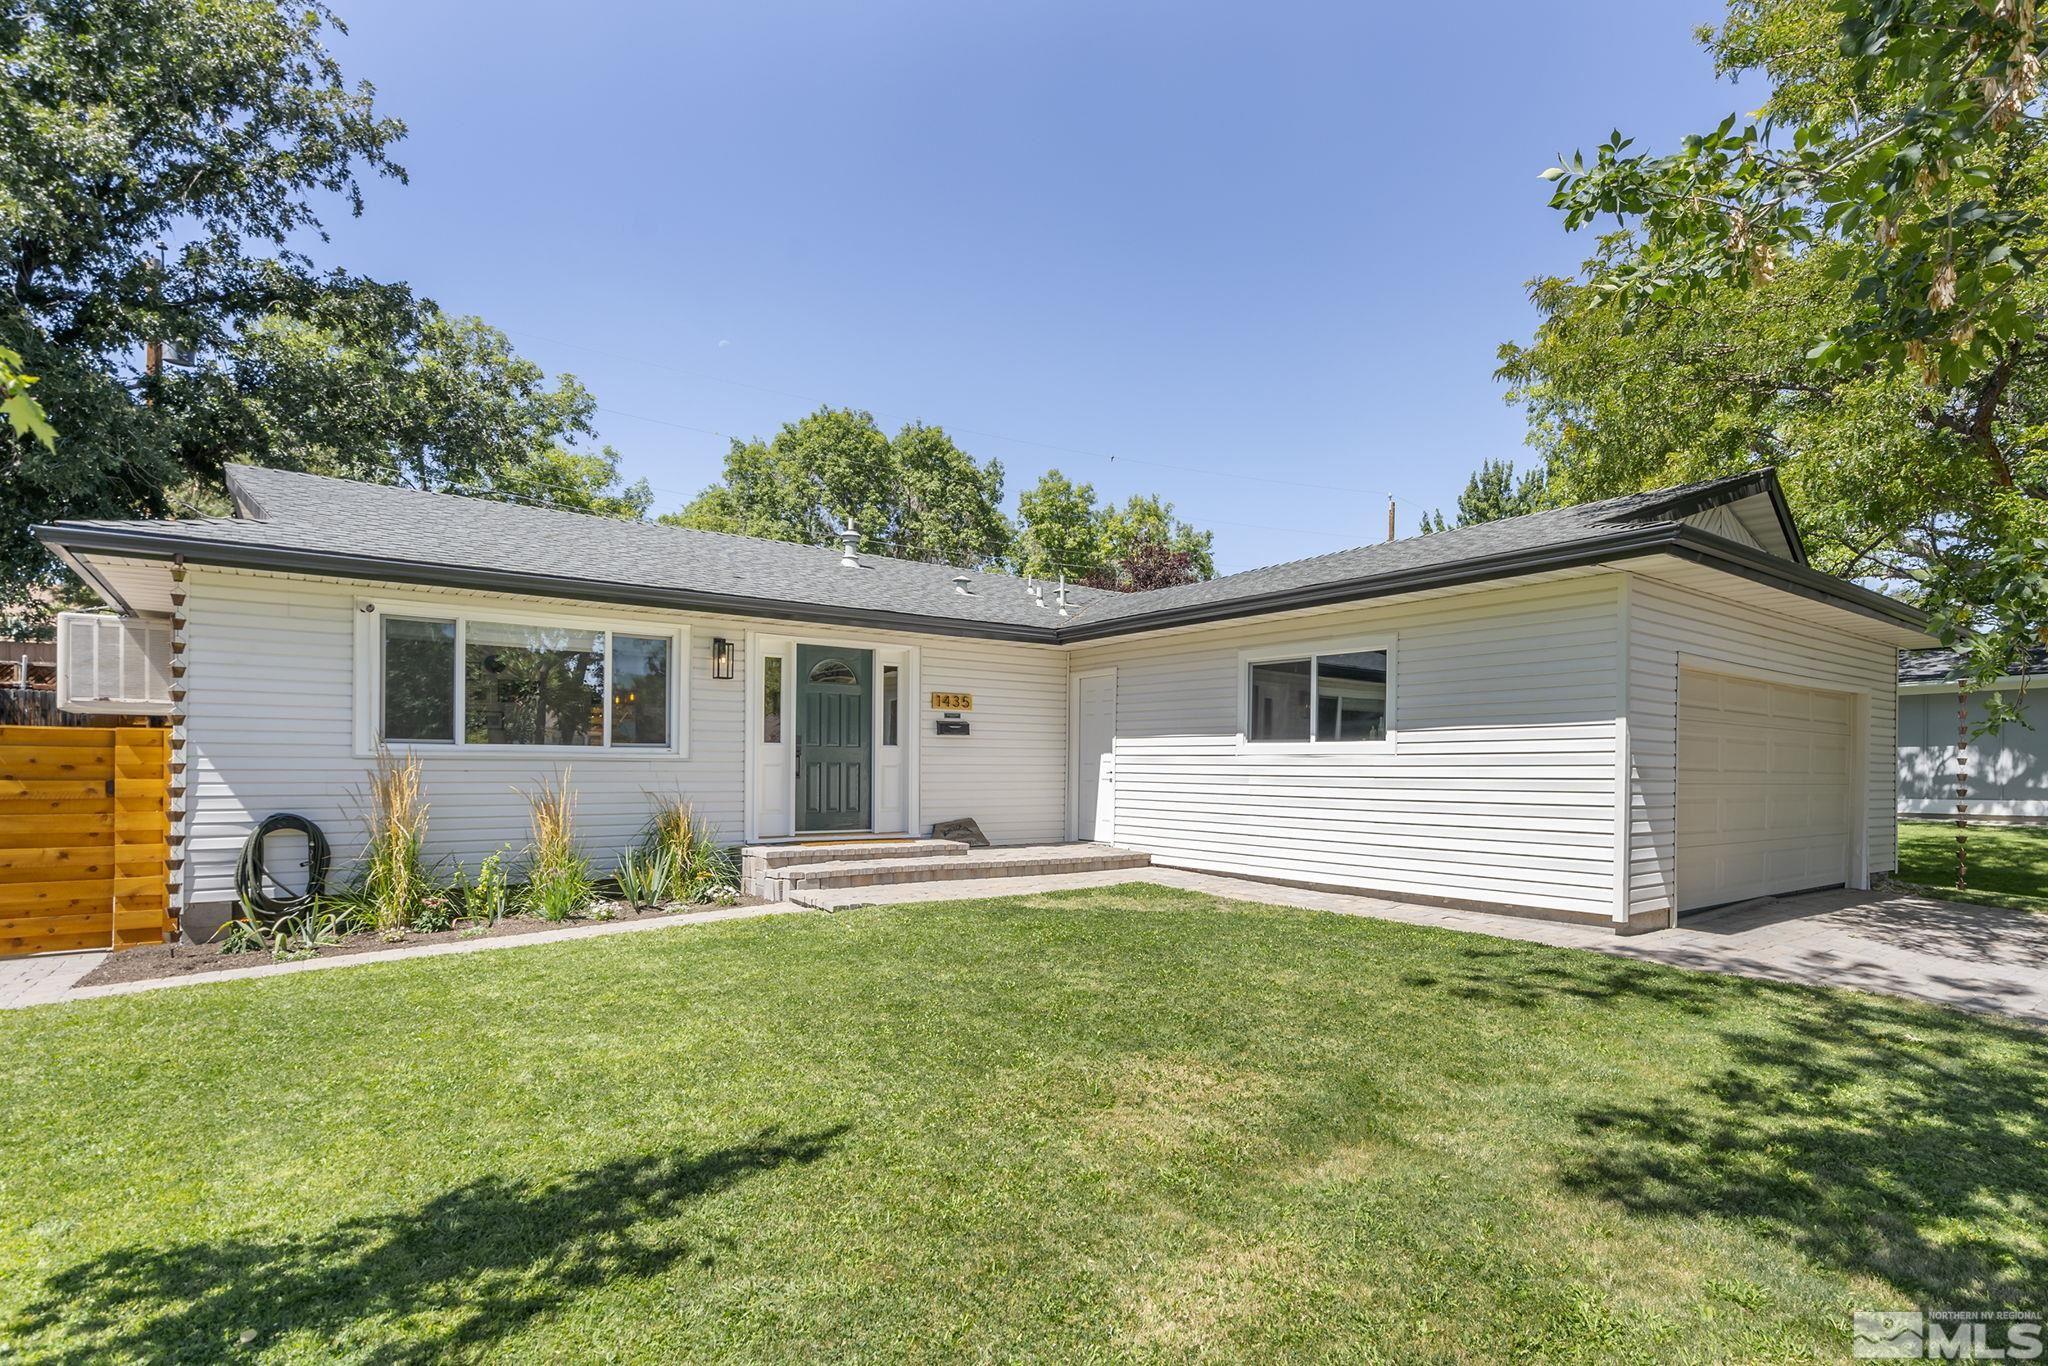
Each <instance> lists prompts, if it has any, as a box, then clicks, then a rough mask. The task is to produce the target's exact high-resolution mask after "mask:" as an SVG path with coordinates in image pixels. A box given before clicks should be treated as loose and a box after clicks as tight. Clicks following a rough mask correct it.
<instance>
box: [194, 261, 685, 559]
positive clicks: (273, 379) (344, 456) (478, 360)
mask: <svg viewBox="0 0 2048 1366" xmlns="http://www.w3.org/2000/svg"><path fill="white" fill-rule="evenodd" d="M165 397H166V402H167V403H168V404H172V405H177V406H181V407H183V408H185V409H186V410H187V411H188V412H189V414H190V416H191V419H192V420H193V421H195V422H197V421H200V420H208V419H210V420H212V421H216V422H220V423H223V424H225V425H227V426H228V430H226V431H224V432H223V433H222V434H221V435H222V439H220V440H217V441H215V442H212V443H209V444H211V445H214V446H217V447H219V448H223V449H231V450H233V451H236V452H238V453H239V454H240V455H241V456H242V457H243V458H245V459H251V460H255V461H257V462H259V463H261V464H267V465H277V466H281V467H284V468H289V469H300V470H307V471H310V472H313V473H318V474H333V475H338V476H340V477H343V478H348V479H364V480H369V481H371V482H375V483H389V484H403V485H406V486H408V487H411V488H418V489H426V490H430V491H434V492H452V493H463V494H469V495H472V496H479V497H494V498H504V499H507V500H510V501H513V502H523V503H537V504H541V505H545V506H551V507H564V508H569V509H571V510H574V511H579V512H596V513H601V514H603V515H607V516H621V517H627V518H630V519H638V518H639V517H641V516H642V515H644V514H645V512H646V510H647V508H648V506H649V504H651V503H652V502H653V493H652V491H651V490H649V489H648V488H647V487H646V485H645V483H644V482H642V483H640V484H637V485H635V486H634V487H632V488H630V489H619V488H618V479H619V474H618V454H617V452H615V451H613V450H611V448H609V447H601V448H598V449H596V450H586V449H580V448H579V447H578V443H579V442H581V441H584V440H585V439H587V438H589V437H590V436H591V433H592V427H591V419H592V416H593V414H594V413H595V411H596V401H595V400H594V399H593V398H592V397H591V395H590V393H589V391H588V390H586V389H585V388H584V387H583V386H582V385H581V384H579V383H578V382H577V381H576V378H575V376H573V375H562V376H560V377H559V378H558V379H557V380H556V382H555V383H554V384H553V385H552V386H550V385H549V384H548V382H547V376H546V374H545V373H544V372H543V371H542V370H541V368H540V367H539V366H538V365H535V364H534V363H533V362H532V361H530V360H527V359H525V358H524V357H522V356H520V355H518V354H517V353H516V352H515V351H514V350H513V349H512V345H511V342H510V341H509V340H507V338H506V337H505V334H504V333H502V332H500V331H499V330H498V329H496V328H494V327H491V326H490V325H489V324H487V323H485V322H484V321H483V320H482V319H479V318H462V317H450V316H449V315H447V314H445V313H443V312H441V310H440V309H439V308H438V307H436V306H435V305H434V304H433V303H432V302H431V301H428V300H422V299H416V298H414V296H413V294H412V292H411V291H410V290H408V289H406V288H405V287H404V286H402V285H373V284H368V283H354V284H351V285H349V286H347V287H344V288H337V289H335V290H334V291H333V293H331V294H330V295H329V296H328V297H327V298H325V299H322V300H320V301H319V302H318V303H316V304H315V305H314V306H313V307H312V308H311V309H310V310H309V316H308V317H306V318H290V317H282V316H271V317H268V318H264V319H261V320H259V321H258V322H257V323H255V324H254V325H252V326H251V327H249V328H248V329H246V330H245V331H244V333H243V334H242V335H241V336H240V337H239V338H238V339H237V340H236V342H235V343H234V344H233V345H232V346H231V347H229V348H228V350H227V351H226V352H225V354H223V355H222V356H221V357H220V358H219V361H218V363H217V364H216V365H214V366H211V367H208V368H207V369H206V370H204V371H201V372H199V373H198V374H196V375H194V376H192V377H191V378H190V379H189V380H187V381H186V382H184V383H181V384H179V385H178V386H176V387H175V388H174V389H172V390H171V391H170V392H169V393H167V394H166V396H165Z"/></svg>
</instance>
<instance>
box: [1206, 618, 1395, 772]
mask: <svg viewBox="0 0 2048 1366" xmlns="http://www.w3.org/2000/svg"><path fill="white" fill-rule="evenodd" d="M1398 639H1399V638H1398V637H1396V636H1358V637H1346V638H1340V639H1335V640H1332V639H1328V638H1314V637H1311V638H1309V639H1306V640H1295V641H1287V642H1283V643H1279V644H1274V645H1260V646H1257V647H1255V648H1253V649H1248V650H1239V651H1238V652H1237V748H1238V751H1239V752H1240V753H1243V754H1314V755H1320V756H1323V757H1326V758H1342V757H1343V756H1344V755H1346V754H1387V753H1391V752H1393V750H1394V748H1395V743H1396V741H1397V740H1398V738H1399V736H1398V733H1397V732H1396V730H1395V729H1394V718H1395V717H1396V716H1397V715H1398V714H1399V713H1397V712H1396V711H1395V710H1394V706H1395V696H1394V688H1395V680H1396V679H1397V678H1398V676H1399V675H1400V672H1401V665H1400V660H1399V651H1398V649H1397V648H1396V646H1397V643H1398ZM1365 650H1385V651H1386V652H1387V734H1386V738H1385V739H1381V740H1318V739H1315V738H1313V732H1314V729H1315V722H1316V706H1315V700H1314V699H1315V695H1316V673H1317V670H1316V666H1315V660H1316V657H1317V656H1318V655H1348V654H1356V653H1359V652H1360V651H1365ZM1300 659H1306V660H1308V661H1309V682H1308V687H1309V699H1310V700H1309V729H1310V731H1311V738H1310V739H1307V740H1254V739H1252V678H1251V673H1252V665H1254V664H1285V663H1288V662H1290V661H1293V660H1300Z"/></svg>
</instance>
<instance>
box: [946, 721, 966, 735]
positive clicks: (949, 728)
mask: <svg viewBox="0 0 2048 1366" xmlns="http://www.w3.org/2000/svg"><path fill="white" fill-rule="evenodd" d="M939 734H941V735H965V734H967V723H966V722H965V721H941V722H939Z"/></svg>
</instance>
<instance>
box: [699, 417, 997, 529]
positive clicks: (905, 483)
mask: <svg viewBox="0 0 2048 1366" xmlns="http://www.w3.org/2000/svg"><path fill="white" fill-rule="evenodd" d="M1002 498H1003V467H1002V465H1001V463H1000V462H998V461H995V460H991V461H989V462H987V463H986V464H982V463H979V462H977V461H976V460H975V459H974V457H973V456H971V455H969V454H968V453H967V452H965V451H963V450H961V449H960V448H959V447H958V446H957V445H955V444H954V443H953V440H952V438H950V437H948V436H947V435H946V433H945V431H944V430H943V429H941V428H939V427H930V426H925V425H924V424H922V423H912V424H910V425H909V426H907V427H904V428H903V429H902V430H901V431H899V432H898V433H897V434H896V436H895V437H894V438H893V439H891V438H890V437H887V436H884V435H883V434H882V430H881V428H880V427H878V426H877V425H876V424H875V419H874V415H873V414H871V413H866V412H861V411H859V410H857V409H852V408H820V409H819V410H818V411H817V412H815V413H812V414H810V415H809V416H807V417H804V418H800V419H799V420H797V421H795V422H790V423H785V424H784V425H783V427H782V430H781V431H779V432H777V433H776V434H775V437H774V439H773V440H771V441H767V442H762V441H759V440H754V441H734V442H733V443H732V448H731V449H730V450H729V451H727V452H726V457H725V477H724V479H723V480H722V481H721V482H719V483H717V484H713V485H712V486H711V487H709V488H707V489H705V490H704V491H703V492H702V493H700V494H698V495H697V497H696V498H695V499H694V500H692V501H691V503H690V504H689V505H688V506H686V507H685V508H683V509H682V510H681V511H680V512H676V513H670V514H668V515H666V516H664V517H662V518H661V520H662V521H663V522H666V523H668V524H670V525H672V526H683V527H692V528H695V529H697V530H700V531H724V532H730V533H733V534H736V535H742V536H764V537H767V538H768V539H770V540H777V541H796V542H799V543H801V544H805V545H834V544H837V543H838V535H839V531H840V529H841V528H842V527H846V526H852V527H853V528H854V529H855V530H857V531H858V532H859V533H860V536H861V543H862V545H864V546H866V547H869V548H871V549H875V550H879V551H880V552H882V553H884V554H888V555H895V556H898V557H901V558H904V559H912V560H928V561H931V562H933V563H939V564H957V565H962V566H966V567H980V566H983V565H987V564H992V563H995V562H997V561H998V560H1000V559H1001V558H1002V556H1003V555H1004V554H1005V553H1006V552H1007V551H1008V549H1009V544H1010V524H1009V521H1008V519H1007V518H1005V517H1004V516H1003V512H1002Z"/></svg>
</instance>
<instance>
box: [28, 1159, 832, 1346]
mask: <svg viewBox="0 0 2048 1366" xmlns="http://www.w3.org/2000/svg"><path fill="white" fill-rule="evenodd" d="M845 1131H846V1126H844V1125H841V1126H838V1127H835V1128H831V1129H824V1130H819V1131H817V1132H814V1133H809V1134H801V1135H796V1136H793V1137H791V1136H785V1135H783V1134H781V1133H779V1132H777V1131H775V1130H768V1131H765V1132H763V1133H761V1134H758V1135H756V1136H755V1137H753V1138H751V1139H749V1140H747V1141H746V1142H743V1143H737V1144H734V1145H732V1146H730V1147H724V1148H718V1149H715V1150H713V1151H711V1152H708V1153H703V1154H700V1155H694V1156H692V1155H687V1154H680V1153H665V1154H655V1155H650V1156H644V1157H635V1158H625V1159H621V1160H619V1161H617V1162H610V1163H606V1164H605V1165H604V1166H601V1167H593V1168H591V1169H589V1170H587V1171H581V1172H575V1173H571V1174H568V1175H565V1176H562V1177H559V1178H555V1179H552V1180H547V1181H541V1182H532V1183H526V1182H515V1181H507V1180H504V1179H502V1178H499V1177H495V1176H491V1177H484V1178H483V1179H481V1180H478V1181H474V1182H471V1183H470V1184H468V1185H465V1186H459V1187H457V1188H455V1189H454V1190H451V1191H448V1192H447V1193H445V1194H443V1195H440V1196H438V1197H436V1198H435V1199H433V1200H431V1201H429V1202H428V1203H427V1204H425V1205H422V1206H420V1207H418V1208H417V1209H412V1210H406V1211H403V1212H400V1213H395V1214H384V1215H375V1216H370V1217H366V1218H360V1219H351V1220H349V1221H347V1222H345V1223H341V1224H338V1225H336V1226H335V1227H333V1228H331V1229H328V1230H326V1231H324V1232H322V1233H318V1234H315V1235H312V1236H310V1237H287V1238H278V1239H264V1238H226V1239H222V1240H220V1241H217V1242H205V1243H188V1244H184V1245H182V1246H176V1247H168V1248H163V1247H149V1246H135V1247H126V1248H118V1249H115V1250H113V1251H110V1252H107V1253H104V1254H102V1255H100V1256H98V1257H95V1258H93V1259H92V1260H90V1261H86V1262H81V1263H79V1264H77V1265H75V1266H72V1267H70V1268H68V1269H66V1270H64V1271H62V1272H60V1273H59V1274H57V1275H56V1276H54V1277H52V1278H51V1279H50V1280H48V1281H47V1282H46V1283H45V1284H44V1286H43V1287H42V1293H41V1294H40V1295H39V1296H38V1297H37V1299H36V1300H35V1301H34V1302H33V1303H32V1304H31V1305H30V1306H29V1307H28V1309H27V1310H26V1311H24V1314H23V1318H22V1320H21V1321H20V1322H18V1323H17V1324H16V1325H15V1326H14V1331H15V1332H17V1333H21V1334H40V1333H45V1332H49V1331H52V1330H57V1331H61V1332H63V1333H64V1335H65V1337H66V1339H67V1341H66V1343H65V1344H64V1345H63V1346H61V1347H57V1348H54V1349H52V1350H49V1351H47V1352H45V1353H42V1354H40V1359H44V1360H57V1361H88V1360H92V1361H98V1360H106V1359H109V1358H118V1359H124V1360H165V1359H188V1360H218V1359H221V1358H223V1357H232V1356H235V1355H237V1354H255V1353H258V1352H261V1351H263V1350H265V1349H266V1348H267V1347H270V1346H273V1345H275V1344H276V1342H277V1339H278V1338H279V1337H280V1336H282V1335H284V1334H287V1333H299V1334H310V1335H312V1337H313V1339H314V1341H315V1342H317V1343H319V1344H320V1345H321V1346H322V1347H326V1346H328V1345H330V1344H332V1345H334V1346H335V1347H336V1348H337V1349H340V1348H342V1347H343V1344H361V1347H358V1348H357V1349H356V1350H359V1351H360V1350H362V1349H364V1348H367V1349H368V1352H369V1355H368V1356H367V1358H366V1359H368V1360H373V1361H384V1362H400V1361H427V1360H438V1359H441V1358H443V1357H447V1356H456V1355H472V1354H478V1353H480V1352H482V1351H483V1349H486V1348H488V1346H489V1345H490V1344H491V1343H493V1342H495V1341H497V1340H498V1339H500V1338H503V1337H505V1336H507V1335H509V1334H511V1333H514V1332H517V1331H518V1330H519V1329H520V1328H521V1327H522V1326H523V1325H525V1324H526V1323H527V1322H529V1321H530V1320H532V1319H534V1318H535V1317H537V1316H539V1315H542V1314H546V1313H548V1312H550V1311H551V1310H553V1309H555V1308H557V1307H559V1306H561V1305H562V1304H564V1303H565V1302H567V1301H569V1300H571V1299H573V1298H574V1297H576V1296H577V1295H579V1294H581V1293H582V1292H584V1291H586V1290H589V1289H591V1288H593V1287H596V1286H599V1285H602V1284H604V1283H606V1282H610V1281H615V1280H621V1279H635V1278H644V1277H649V1276H654V1275H658V1274H660V1273H661V1272H663V1271H665V1270H667V1269H669V1268H670V1267H673V1266H676V1265H678V1264H683V1263H695V1264H697V1265H700V1266H704V1267H709V1266H710V1265H711V1264H712V1263H713V1261H714V1260H715V1251H714V1247H713V1246H702V1245H697V1244H693V1243H691V1242H690V1241H688V1240H686V1239H682V1238H679V1237H677V1236H675V1234H674V1233H673V1231H672V1230H668V1231H665V1230H663V1229H661V1228H660V1227H659V1221H661V1220H664V1219H668V1218H671V1217H673V1216H675V1215H678V1214H680V1213H682V1212H684V1211H685V1209H686V1208H687V1207H688V1206H689V1205H690V1204H691V1203H692V1202H693V1201H696V1200H698V1199H701V1198H703V1197H705V1196H708V1195H712V1194H715V1193H716V1192H719V1191H722V1190H725V1189H727V1188H729V1187H731V1186H733V1185H735V1184H737V1183H739V1182H740V1181H743V1180H745V1179H746V1178H748V1177H750V1176H753V1175H756V1174H757V1173H761V1172H766V1171H772V1170H774V1169H776V1168H778V1167H785V1166H793V1165H803V1164H808V1163H811V1162H815V1161H817V1160H818V1159H819V1158H821V1157H823V1156H825V1154H826V1153H828V1152H830V1151H831V1149H832V1147H833V1146H834V1144H835V1143H836V1142H837V1140H838V1139H839V1137H840V1135H842V1134H843V1133H844V1132H845ZM386 1336H389V1337H393V1338H396V1339H398V1341H396V1342H376V1339H379V1338H383V1337H386ZM373 1343H374V1345H372V1344H373Z"/></svg>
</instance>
